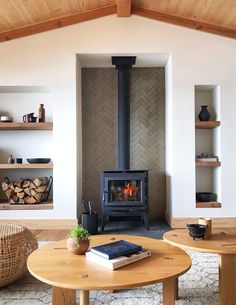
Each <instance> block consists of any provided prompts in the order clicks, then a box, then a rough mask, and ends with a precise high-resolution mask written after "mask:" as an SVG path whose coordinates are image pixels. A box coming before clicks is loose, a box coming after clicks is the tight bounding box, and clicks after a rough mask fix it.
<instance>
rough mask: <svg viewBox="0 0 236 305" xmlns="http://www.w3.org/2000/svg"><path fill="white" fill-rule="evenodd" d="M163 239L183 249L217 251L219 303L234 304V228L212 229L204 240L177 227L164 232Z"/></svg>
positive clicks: (235, 254) (235, 291)
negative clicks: (194, 237) (191, 235)
mask: <svg viewBox="0 0 236 305" xmlns="http://www.w3.org/2000/svg"><path fill="white" fill-rule="evenodd" d="M163 239H164V240H165V241H167V242H169V243H170V244H172V245H175V246H178V247H181V248H183V249H190V250H194V251H199V252H208V253H217V254H218V255H219V295H220V305H235V304H236V279H235V277H236V229H214V230H213V234H212V237H210V238H209V239H205V240H201V239H195V240H193V238H192V237H190V236H189V233H188V230H187V229H177V230H172V231H169V232H166V233H165V234H164V236H163Z"/></svg>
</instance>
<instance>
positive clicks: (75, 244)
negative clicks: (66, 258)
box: [66, 237, 90, 254]
mask: <svg viewBox="0 0 236 305" xmlns="http://www.w3.org/2000/svg"><path fill="white" fill-rule="evenodd" d="M89 244H90V242H89V240H83V239H80V238H78V239H74V238H72V237H69V238H68V239H67V244H66V245H67V249H68V250H69V251H70V252H71V253H73V254H84V253H85V252H86V251H87V250H88V248H89Z"/></svg>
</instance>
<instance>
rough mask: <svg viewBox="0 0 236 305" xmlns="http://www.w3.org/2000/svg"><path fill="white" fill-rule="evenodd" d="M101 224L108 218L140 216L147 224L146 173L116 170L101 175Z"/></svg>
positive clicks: (102, 227)
mask: <svg viewBox="0 0 236 305" xmlns="http://www.w3.org/2000/svg"><path fill="white" fill-rule="evenodd" d="M101 202H102V224H101V230H102V231H103V230H104V227H105V224H106V223H107V221H108V219H109V216H141V217H142V219H143V220H144V222H145V225H146V227H147V229H149V224H148V171H146V170H123V171H122V170H120V171H119V170H117V171H103V172H102V173H101Z"/></svg>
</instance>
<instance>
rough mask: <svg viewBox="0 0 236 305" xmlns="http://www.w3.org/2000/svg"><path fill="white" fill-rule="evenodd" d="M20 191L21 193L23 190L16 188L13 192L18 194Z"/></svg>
mask: <svg viewBox="0 0 236 305" xmlns="http://www.w3.org/2000/svg"><path fill="white" fill-rule="evenodd" d="M22 191H23V188H21V187H18V186H16V187H15V189H14V192H15V193H20V192H22Z"/></svg>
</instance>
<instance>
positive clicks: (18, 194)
mask: <svg viewBox="0 0 236 305" xmlns="http://www.w3.org/2000/svg"><path fill="white" fill-rule="evenodd" d="M16 196H17V197H18V198H21V199H22V198H24V197H25V192H20V193H17V194H16Z"/></svg>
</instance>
